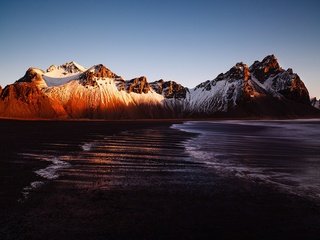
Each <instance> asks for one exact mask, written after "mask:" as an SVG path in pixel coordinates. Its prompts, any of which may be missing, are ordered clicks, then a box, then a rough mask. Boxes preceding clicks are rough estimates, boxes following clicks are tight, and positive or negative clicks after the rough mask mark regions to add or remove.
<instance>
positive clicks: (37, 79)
mask: <svg viewBox="0 0 320 240" xmlns="http://www.w3.org/2000/svg"><path fill="white" fill-rule="evenodd" d="M314 101H316V100H312V102H311V101H310V96H309V93H308V90H307V88H306V87H305V85H304V83H303V81H302V80H301V79H300V77H299V76H298V74H296V73H294V72H293V70H292V69H290V68H289V69H287V70H285V69H283V68H282V67H281V66H280V65H279V63H278V60H277V58H276V57H275V56H274V55H269V56H267V57H265V58H264V59H263V60H262V61H255V62H254V63H253V64H252V65H251V66H248V65H246V64H244V63H242V62H240V63H237V64H236V65H235V66H233V67H232V68H231V69H230V70H229V71H227V72H226V73H221V74H219V75H218V76H217V77H216V78H214V79H213V80H207V81H205V82H202V83H200V84H199V85H197V86H196V87H194V88H191V89H190V88H187V87H184V86H182V85H181V84H179V83H177V82H175V81H165V80H163V79H160V80H158V81H154V82H148V80H147V78H146V77H145V76H141V77H137V78H134V79H131V80H125V79H123V78H122V77H121V76H120V75H118V74H116V73H114V72H112V71H111V70H110V69H108V68H107V67H105V66H104V65H102V64H99V65H94V66H92V67H90V68H85V67H83V66H81V65H79V64H77V63H76V62H68V63H65V64H63V65H60V66H57V65H51V66H50V67H49V68H48V69H47V70H45V71H44V70H41V69H38V68H29V69H28V70H27V72H26V73H25V75H24V76H23V77H22V78H21V79H19V80H17V81H16V82H15V83H13V84H10V85H7V86H6V87H5V88H4V89H2V88H1V87H0V117H5V118H31V119H36V118H44V119H146V118H207V117H258V118H259V117H261V118H263V117H281V118H283V117H303V116H319V113H320V110H318V109H317V108H315V106H318V105H319V103H314ZM317 104H318V105H317Z"/></svg>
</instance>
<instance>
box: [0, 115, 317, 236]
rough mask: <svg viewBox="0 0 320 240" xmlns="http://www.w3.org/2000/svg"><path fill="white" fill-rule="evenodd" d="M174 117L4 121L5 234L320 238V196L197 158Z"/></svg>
mask: <svg viewBox="0 0 320 240" xmlns="http://www.w3.org/2000/svg"><path fill="white" fill-rule="evenodd" d="M172 123H177V121H176V122H174V121H172V122H170V121H162V122H160V121H127V122H126V121H124V122H103V121H97V122H94V121H93V122H89V121H88V122H86V121H66V122H64V121H9V120H2V121H1V122H0V133H1V138H0V159H1V160H0V204H1V209H2V210H1V212H0V239H3V240H5V239H48V240H49V239H50V240H51V239H319V236H320V206H319V205H318V204H317V202H314V201H311V200H308V199H307V198H303V197H299V196H296V195H293V194H289V193H285V192H281V191H278V189H276V188H274V187H273V186H269V185H266V184H261V183H260V182H259V181H256V182H255V181H247V180H245V179H240V178H234V177H232V176H227V175H219V174H217V172H216V171H215V170H214V169H213V168H208V167H207V166H206V165H205V164H202V163H199V162H194V161H192V159H191V158H190V156H189V155H188V154H187V152H186V151H185V146H184V142H185V141H187V140H188V139H192V138H194V137H196V136H197V135H196V134H193V133H187V132H183V131H179V130H177V129H173V128H170V126H171V124H172ZM41 157H42V158H43V159H59V161H62V162H68V163H69V165H66V166H63V167H61V168H57V170H55V168H54V167H56V166H57V167H59V163H60V162H59V161H55V160H50V161H48V160H47V161H43V160H41ZM56 162H58V164H56V165H54V164H55V163H56ZM50 164H51V165H52V164H53V165H54V166H53V168H51V169H49V170H50V171H51V170H52V169H53V171H51V172H50V171H47V173H48V172H49V173H50V174H51V175H49V178H50V176H51V177H52V176H54V175H56V176H54V177H52V178H51V179H45V178H44V177H43V176H41V175H39V174H38V175H37V174H36V173H35V171H39V169H46V168H47V167H48V166H50ZM47 170H48V169H47ZM41 173H42V172H41ZM34 182H41V185H40V187H37V188H34V189H33V188H30V183H34ZM28 186H29V188H28ZM23 192H25V194H22V193H23Z"/></svg>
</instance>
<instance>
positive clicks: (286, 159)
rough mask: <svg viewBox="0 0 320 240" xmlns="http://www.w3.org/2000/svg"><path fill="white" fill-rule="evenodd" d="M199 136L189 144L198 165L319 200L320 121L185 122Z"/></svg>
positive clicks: (187, 147) (183, 125)
mask: <svg viewBox="0 0 320 240" xmlns="http://www.w3.org/2000/svg"><path fill="white" fill-rule="evenodd" d="M173 128H175V129H180V130H183V131H186V132H195V133H199V135H198V136H197V137H195V138H192V139H190V140H187V141H186V142H185V148H186V152H187V153H189V155H190V156H191V157H192V159H193V160H194V161H195V162H201V163H205V164H207V166H208V167H212V168H214V169H215V170H216V171H217V172H218V173H219V174H221V175H228V176H234V177H239V178H243V179H247V180H249V181H258V182H260V183H262V184H270V185H273V186H275V187H278V189H279V190H282V191H286V192H290V193H294V194H297V195H300V196H304V197H308V198H312V199H314V200H316V201H320V121H319V120H287V121H252V120H250V121H248V120H247V121H244V120H243V121H236V120H234V121H232V120H230V121H216V122H214V121H213V122H186V123H184V124H175V125H173Z"/></svg>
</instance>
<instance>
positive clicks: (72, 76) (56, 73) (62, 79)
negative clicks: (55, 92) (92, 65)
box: [42, 62, 87, 87]
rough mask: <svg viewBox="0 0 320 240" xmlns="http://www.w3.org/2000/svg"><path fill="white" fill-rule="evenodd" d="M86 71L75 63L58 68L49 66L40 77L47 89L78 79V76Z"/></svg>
mask: <svg viewBox="0 0 320 240" xmlns="http://www.w3.org/2000/svg"><path fill="white" fill-rule="evenodd" d="M86 70H87V69H86V68H84V67H83V66H81V65H80V64H78V63H76V62H69V63H65V64H63V65H60V66H56V65H51V66H50V67H49V68H48V69H47V71H46V73H44V74H43V76H42V77H43V79H44V80H45V82H46V84H47V86H48V87H52V86H59V85H62V84H65V83H68V82H70V81H71V80H76V79H79V77H80V75H81V74H82V73H83V72H85V71H86Z"/></svg>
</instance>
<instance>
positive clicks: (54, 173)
mask: <svg viewBox="0 0 320 240" xmlns="http://www.w3.org/2000/svg"><path fill="white" fill-rule="evenodd" d="M49 161H50V162H52V164H50V165H49V166H48V167H46V168H43V169H39V170H37V171H35V173H36V174H37V175H39V176H41V177H43V178H45V179H49V180H53V179H56V178H58V177H59V174H58V170H59V169H62V168H66V167H69V166H70V164H69V163H67V162H64V161H61V160H59V159H58V158H57V157H53V158H52V159H49Z"/></svg>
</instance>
